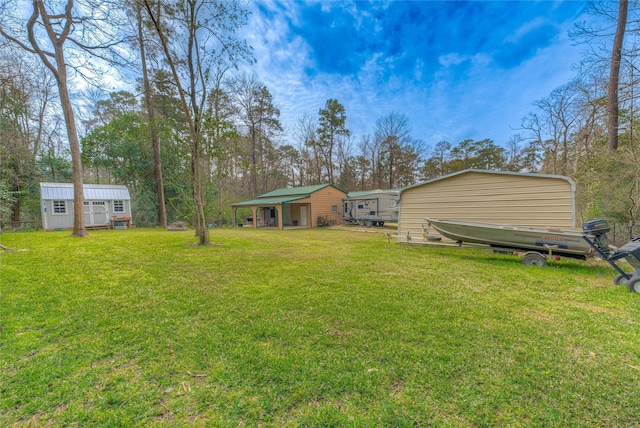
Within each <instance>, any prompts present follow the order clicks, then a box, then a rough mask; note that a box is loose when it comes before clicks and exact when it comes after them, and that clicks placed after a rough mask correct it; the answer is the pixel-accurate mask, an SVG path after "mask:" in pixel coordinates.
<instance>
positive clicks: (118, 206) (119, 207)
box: [113, 201, 124, 213]
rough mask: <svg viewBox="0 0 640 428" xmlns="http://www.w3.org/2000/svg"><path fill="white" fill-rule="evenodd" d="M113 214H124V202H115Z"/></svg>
mask: <svg viewBox="0 0 640 428" xmlns="http://www.w3.org/2000/svg"><path fill="white" fill-rule="evenodd" d="M113 212H114V213H123V212H124V201H113Z"/></svg>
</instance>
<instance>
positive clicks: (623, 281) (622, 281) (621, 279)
mask: <svg viewBox="0 0 640 428" xmlns="http://www.w3.org/2000/svg"><path fill="white" fill-rule="evenodd" d="M629 276H631V275H629ZM627 281H628V280H627V278H625V276H624V275H622V274H621V273H619V274H617V275H616V276H614V277H613V283H614V284H615V285H627Z"/></svg>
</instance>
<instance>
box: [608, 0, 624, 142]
mask: <svg viewBox="0 0 640 428" xmlns="http://www.w3.org/2000/svg"><path fill="white" fill-rule="evenodd" d="M628 8H629V1H628V0H620V8H619V10H618V26H617V28H616V36H615V38H614V40H613V49H612V52H611V68H610V73H609V88H608V100H607V104H608V107H609V120H608V123H607V127H608V131H609V132H608V133H609V139H608V146H609V150H617V149H618V125H619V123H620V119H619V114H618V108H619V106H618V84H619V81H620V62H621V61H622V42H623V40H624V32H625V29H626V25H627V10H628Z"/></svg>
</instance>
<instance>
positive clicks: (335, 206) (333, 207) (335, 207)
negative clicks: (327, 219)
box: [331, 205, 338, 213]
mask: <svg viewBox="0 0 640 428" xmlns="http://www.w3.org/2000/svg"><path fill="white" fill-rule="evenodd" d="M331 211H332V212H334V213H337V212H338V206H337V205H334V206H332V207H331Z"/></svg>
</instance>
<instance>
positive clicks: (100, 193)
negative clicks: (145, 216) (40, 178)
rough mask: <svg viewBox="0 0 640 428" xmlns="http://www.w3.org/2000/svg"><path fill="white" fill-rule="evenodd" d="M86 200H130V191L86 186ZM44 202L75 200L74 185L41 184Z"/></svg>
mask: <svg viewBox="0 0 640 428" xmlns="http://www.w3.org/2000/svg"><path fill="white" fill-rule="evenodd" d="M83 188H84V199H85V200H100V201H113V200H126V201H128V200H130V199H131V196H130V195H129V189H127V187H126V186H120V185H110V184H85V185H84V186H83ZM40 191H41V193H42V199H43V200H55V201H63V200H73V184H69V183H40Z"/></svg>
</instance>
